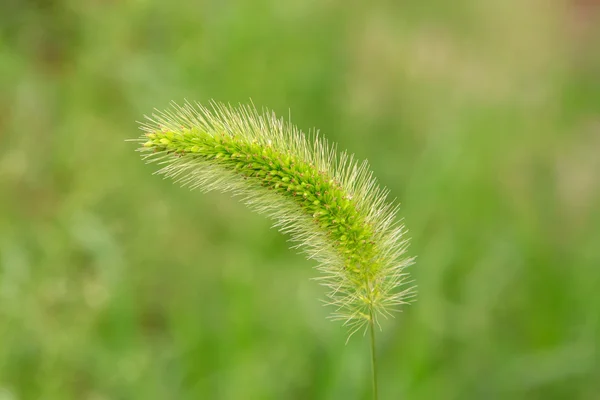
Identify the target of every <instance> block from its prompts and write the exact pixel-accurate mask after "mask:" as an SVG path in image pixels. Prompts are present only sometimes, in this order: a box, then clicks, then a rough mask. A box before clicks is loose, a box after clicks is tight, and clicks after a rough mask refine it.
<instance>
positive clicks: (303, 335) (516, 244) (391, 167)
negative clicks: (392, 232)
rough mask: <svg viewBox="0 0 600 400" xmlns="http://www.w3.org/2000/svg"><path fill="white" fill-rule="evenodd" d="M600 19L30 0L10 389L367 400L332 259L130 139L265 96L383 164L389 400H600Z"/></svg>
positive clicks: (7, 288) (23, 5) (3, 367)
mask: <svg viewBox="0 0 600 400" xmlns="http://www.w3.org/2000/svg"><path fill="white" fill-rule="evenodd" d="M599 16H600V15H599V7H598V2H597V1H592V0H589V1H575V0H570V1H563V2H547V1H542V0H495V1H489V2H480V1H466V0H457V1H453V2H446V1H442V0H438V1H435V0H431V1H420V0H409V1H403V2H391V1H389V2H385V1H383V2H356V1H340V0H320V1H316V0H285V1H284V0H230V1H225V0H223V1H216V0H215V1H179V0H177V1H171V2H169V1H153V0H111V1H109V0H71V1H68V0H67V1H59V0H57V1H52V0H2V1H1V2H0V89H1V90H0V144H1V146H0V399H1V400H20V399H89V400H102V399H367V398H369V393H370V381H369V368H370V365H369V356H368V346H367V341H366V340H363V339H362V338H361V337H359V336H358V337H354V338H353V339H352V340H351V341H350V343H349V344H348V345H347V346H346V345H344V342H345V339H346V332H345V330H344V329H343V328H342V327H341V326H340V325H339V324H337V323H331V322H328V321H327V320H326V319H325V317H326V316H327V315H328V314H329V312H330V311H331V310H329V309H327V308H323V307H322V306H321V303H320V302H319V301H318V299H319V298H322V297H323V293H324V289H322V288H321V287H319V286H318V285H317V283H315V282H314V281H311V280H310V278H312V277H314V276H316V271H314V270H313V269H312V268H311V266H312V264H311V262H309V261H306V260H305V259H304V258H303V257H302V256H299V255H296V254H294V252H292V251H289V250H288V243H286V238H285V237H284V236H281V235H280V234H279V233H277V232H276V231H275V230H273V229H270V222H269V221H267V220H265V219H264V218H262V217H261V216H258V215H255V214H252V213H250V212H249V211H248V210H247V209H246V208H245V207H244V206H243V205H241V204H239V203H238V202H237V201H236V200H234V199H231V198H230V197H229V196H228V195H223V194H218V193H211V194H208V195H202V194H201V193H200V192H193V191H192V192H190V191H189V190H186V189H181V188H179V187H177V186H176V185H173V184H172V183H171V182H170V181H165V180H162V179H161V178H159V177H157V176H153V175H152V172H153V171H154V167H153V166H149V165H144V163H143V162H141V161H140V159H139V156H138V154H136V153H135V152H134V151H133V150H134V148H135V145H134V144H132V143H130V142H125V139H128V138H132V137H136V136H138V134H139V131H138V128H137V124H136V122H135V121H136V120H141V119H142V116H143V115H144V114H147V113H151V112H152V109H153V108H154V107H157V108H159V109H163V108H166V107H167V106H168V103H169V102H170V101H171V100H176V101H182V100H183V99H185V98H187V99H190V100H198V101H203V102H204V101H207V100H208V99H211V98H214V99H216V100H220V101H225V102H231V103H237V102H247V101H248V99H250V98H252V100H253V101H254V103H255V104H256V105H257V106H258V107H263V106H266V107H270V108H272V109H274V110H275V111H276V112H277V113H278V114H280V115H283V116H287V115H288V113H289V112H290V110H291V115H292V120H293V121H294V122H295V123H296V124H297V125H298V126H299V127H300V128H302V129H303V130H308V129H310V128H312V127H317V128H319V129H320V130H321V132H322V133H324V134H325V135H326V136H327V137H328V138H329V139H331V140H333V141H336V142H338V143H339V144H340V147H342V148H347V149H348V150H349V151H351V152H354V153H356V155H357V156H358V157H359V158H361V159H364V158H367V159H369V160H370V162H371V163H372V166H373V169H374V171H375V173H376V175H377V176H378V177H379V179H380V181H381V183H382V184H383V185H385V186H388V187H389V188H390V189H391V191H392V193H393V195H394V196H397V197H398V199H399V200H400V201H401V203H402V210H401V216H402V217H403V218H405V222H406V224H407V225H408V228H409V229H410V235H411V237H412V245H411V247H410V254H411V255H416V256H418V259H417V264H416V265H415V266H414V267H412V268H411V272H412V274H413V276H414V277H415V279H416V280H417V283H418V285H419V298H418V302H417V303H415V304H414V305H413V306H410V307H408V308H406V309H405V310H404V313H403V314H401V315H399V318H397V319H396V320H393V321H388V322H386V323H385V326H384V331H383V332H382V333H381V334H380V335H379V337H378V340H379V343H378V346H379V357H380V372H381V376H380V386H381V398H382V399H599V398H600V347H599V346H600V41H599V40H598V39H599V35H598V34H599V32H600V29H599V27H600V18H599Z"/></svg>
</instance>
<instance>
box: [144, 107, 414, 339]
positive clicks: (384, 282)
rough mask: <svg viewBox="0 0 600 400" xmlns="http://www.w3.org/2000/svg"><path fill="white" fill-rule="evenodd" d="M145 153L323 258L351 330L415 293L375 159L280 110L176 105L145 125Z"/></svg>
mask: <svg viewBox="0 0 600 400" xmlns="http://www.w3.org/2000/svg"><path fill="white" fill-rule="evenodd" d="M141 129H142V130H143V131H144V132H145V134H144V135H143V136H142V138H140V142H141V143H142V147H141V148H140V149H139V150H140V151H141V152H143V157H144V159H145V160H146V161H147V162H153V163H157V164H158V165H160V166H161V169H160V170H159V171H158V173H160V174H163V175H164V176H166V177H170V178H172V179H173V180H174V181H176V182H178V183H180V184H181V185H182V186H188V187H190V188H199V189H201V190H203V191H210V190H219V191H222V192H231V193H233V194H234V195H236V196H241V197H242V199H243V201H244V202H245V203H246V204H248V205H249V206H250V207H251V208H253V209H254V210H256V211H258V212H260V213H263V214H266V215H268V216H269V217H271V218H272V219H273V220H274V221H275V226H276V227H277V228H278V229H279V230H280V231H282V232H283V233H286V234H288V235H289V236H290V238H291V240H292V241H293V242H295V246H294V247H295V248H298V249H300V250H301V251H302V252H303V253H305V254H306V256H307V257H308V258H309V259H311V260H315V261H316V262H317V263H318V264H317V266H316V268H317V269H318V270H319V271H320V272H321V273H322V275H321V276H320V277H318V278H316V279H317V280H319V282H320V283H321V284H322V285H324V286H326V287H327V288H329V290H330V292H329V294H328V295H327V300H326V302H327V304H329V305H332V306H334V307H335V311H334V313H333V314H332V319H335V320H341V321H344V325H346V326H348V327H349V329H350V333H351V334H353V333H354V332H356V331H358V330H360V329H362V328H364V327H365V326H366V325H367V324H368V323H369V322H370V319H371V315H372V316H373V319H375V321H374V322H377V318H378V317H379V316H383V317H387V316H390V315H392V312H394V311H397V308H398V307H399V306H401V305H404V304H407V303H408V302H410V301H411V300H412V298H413V297H414V294H415V290H414V287H411V286H409V287H407V288H405V289H402V288H401V287H404V286H406V285H408V284H409V281H408V277H407V274H406V273H405V271H404V270H405V268H406V267H407V266H409V265H410V264H412V259H411V258H408V257H406V255H405V253H406V248H407V245H408V241H407V240H406V239H405V235H406V230H405V228H404V225H402V224H401V223H399V222H398V221H397V217H396V214H397V211H398V205H397V204H394V202H390V201H388V200H387V196H388V191H387V190H386V189H384V188H381V187H379V185H378V184H377V181H376V179H375V178H374V177H373V173H372V171H371V170H370V168H369V165H368V163H367V162H366V161H364V162H360V163H359V162H358V161H356V160H355V159H354V156H353V155H348V154H347V153H345V152H343V153H341V154H338V153H337V152H336V150H335V146H332V145H330V144H329V143H328V142H327V141H326V140H325V139H324V138H323V137H322V136H321V135H319V134H318V133H317V132H313V133H310V134H309V135H305V134H304V133H303V132H301V131H300V130H298V128H296V127H295V126H294V125H292V124H291V123H289V122H286V121H284V120H283V119H278V118H277V117H276V116H275V115H274V114H273V113H272V112H270V111H268V110H264V111H263V112H262V113H259V112H258V111H257V110H256V109H255V108H254V107H253V106H244V105H240V106H239V107H231V106H226V105H224V104H220V103H216V102H212V103H211V104H210V108H207V107H204V106H202V105H200V104H196V105H195V106H194V105H191V104H190V103H186V104H184V105H183V106H178V105H177V104H172V106H171V108H170V109H168V110H167V111H164V112H157V113H155V114H153V116H152V117H151V118H148V117H147V122H145V123H142V124H141Z"/></svg>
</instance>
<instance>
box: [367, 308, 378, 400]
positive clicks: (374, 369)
mask: <svg viewBox="0 0 600 400" xmlns="http://www.w3.org/2000/svg"><path fill="white" fill-rule="evenodd" d="M369 317H370V319H369V333H370V335H369V336H371V372H372V379H373V400H377V398H378V395H377V360H376V356H375V320H374V318H373V309H372V308H371V309H370V310H369Z"/></svg>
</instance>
